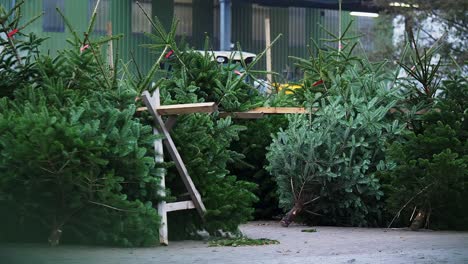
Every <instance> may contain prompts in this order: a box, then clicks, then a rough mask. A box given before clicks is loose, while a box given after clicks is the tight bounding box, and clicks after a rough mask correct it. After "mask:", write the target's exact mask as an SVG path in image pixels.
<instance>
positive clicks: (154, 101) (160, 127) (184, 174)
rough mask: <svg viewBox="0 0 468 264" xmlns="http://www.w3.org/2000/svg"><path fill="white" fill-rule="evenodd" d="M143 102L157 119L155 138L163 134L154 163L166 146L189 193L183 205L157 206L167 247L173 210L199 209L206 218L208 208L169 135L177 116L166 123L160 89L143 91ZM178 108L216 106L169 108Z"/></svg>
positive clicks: (200, 107)
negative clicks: (170, 214) (169, 223)
mask: <svg viewBox="0 0 468 264" xmlns="http://www.w3.org/2000/svg"><path fill="white" fill-rule="evenodd" d="M142 99H143V102H144V103H145V104H146V107H147V110H148V111H149V112H150V114H151V115H152V116H153V119H154V126H153V133H154V134H156V135H160V136H161V137H160V138H159V139H156V140H155V141H154V150H155V152H156V156H155V161H156V162H163V161H164V156H163V144H164V146H165V147H166V149H167V151H168V152H169V154H170V156H171V158H172V160H173V161H174V163H175V166H176V168H177V171H178V172H179V174H180V177H181V178H182V181H183V182H184V185H185V187H186V188H187V191H188V192H189V194H190V200H188V201H182V202H174V203H166V202H165V201H161V202H159V203H158V214H159V215H160V216H161V225H160V227H159V242H160V243H161V244H163V245H168V244H169V240H168V235H167V213H168V212H172V211H178V210H188V209H193V208H195V209H197V211H198V213H199V214H200V216H201V217H202V218H203V215H204V213H205V212H206V209H205V205H204V204H203V202H202V199H201V196H200V193H199V192H198V190H197V189H196V188H195V185H194V184H193V181H192V178H191V177H190V175H189V174H188V171H187V168H186V167H185V164H184V162H183V160H182V158H181V156H180V154H179V151H177V148H176V146H175V144H174V141H173V140H172V137H171V134H170V133H169V130H170V128H171V127H172V126H173V125H174V124H175V121H176V117H175V116H170V117H169V119H168V120H167V121H166V123H164V121H163V119H162V117H161V113H163V114H168V113H169V114H170V111H169V112H164V109H163V107H161V104H160V102H161V100H160V97H159V89H157V90H156V91H155V92H154V93H153V95H150V93H149V92H148V91H145V92H143V95H142ZM171 107H172V108H174V107H175V108H179V109H185V110H186V111H185V112H184V113H192V112H203V111H209V112H212V111H215V110H216V105H215V104H214V103H211V104H210V103H208V104H206V103H205V104H191V105H177V106H170V107H169V108H171ZM160 175H161V177H162V178H161V183H160V187H161V193H160V195H161V196H162V197H164V196H165V189H166V183H165V171H164V169H161V171H160Z"/></svg>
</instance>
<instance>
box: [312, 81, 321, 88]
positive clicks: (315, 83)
mask: <svg viewBox="0 0 468 264" xmlns="http://www.w3.org/2000/svg"><path fill="white" fill-rule="evenodd" d="M322 83H323V80H319V81H316V82H314V84H312V86H314V87H315V86H317V85H320V84H322Z"/></svg>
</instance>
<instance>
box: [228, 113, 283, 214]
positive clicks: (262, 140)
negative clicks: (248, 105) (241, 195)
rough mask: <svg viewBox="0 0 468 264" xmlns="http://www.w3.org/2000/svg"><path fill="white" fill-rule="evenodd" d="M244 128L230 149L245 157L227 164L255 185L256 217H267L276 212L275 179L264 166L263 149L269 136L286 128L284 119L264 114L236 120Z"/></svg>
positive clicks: (279, 211) (265, 160) (277, 212)
mask: <svg viewBox="0 0 468 264" xmlns="http://www.w3.org/2000/svg"><path fill="white" fill-rule="evenodd" d="M238 123H239V124H241V125H243V126H245V127H247V129H246V130H245V131H243V132H242V133H240V135H239V140H238V141H236V142H233V144H232V149H234V150H235V151H237V152H239V153H241V154H242V155H244V156H245V159H244V160H243V161H242V162H236V163H234V164H232V165H231V167H232V169H231V170H232V172H233V173H234V174H235V175H238V177H239V178H240V179H242V180H246V181H250V182H254V183H256V184H257V185H258V188H257V189H256V191H255V194H256V195H257V196H258V197H259V200H258V201H257V202H256V203H255V204H254V207H255V213H254V217H255V218H256V219H271V218H272V217H274V216H277V215H280V214H281V210H280V209H279V208H278V196H277V194H276V182H275V181H274V179H273V177H272V176H271V175H270V173H269V172H268V171H267V170H266V169H265V166H266V165H267V164H268V161H267V159H266V153H267V150H266V148H267V147H268V146H269V145H270V144H271V141H272V138H271V135H272V134H275V133H276V132H277V131H278V130H279V129H280V128H286V127H287V125H288V119H287V118H286V117H285V116H284V115H277V116H264V117H263V118H262V119H256V120H245V121H241V120H239V121H238Z"/></svg>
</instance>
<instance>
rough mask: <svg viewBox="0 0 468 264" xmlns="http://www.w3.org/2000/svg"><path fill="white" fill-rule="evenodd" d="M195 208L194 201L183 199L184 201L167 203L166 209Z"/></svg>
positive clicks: (169, 210)
mask: <svg viewBox="0 0 468 264" xmlns="http://www.w3.org/2000/svg"><path fill="white" fill-rule="evenodd" d="M193 208H195V205H194V204H193V202H192V201H183V202H175V203H167V204H166V211H167V212H173V211H179V210H188V209H193Z"/></svg>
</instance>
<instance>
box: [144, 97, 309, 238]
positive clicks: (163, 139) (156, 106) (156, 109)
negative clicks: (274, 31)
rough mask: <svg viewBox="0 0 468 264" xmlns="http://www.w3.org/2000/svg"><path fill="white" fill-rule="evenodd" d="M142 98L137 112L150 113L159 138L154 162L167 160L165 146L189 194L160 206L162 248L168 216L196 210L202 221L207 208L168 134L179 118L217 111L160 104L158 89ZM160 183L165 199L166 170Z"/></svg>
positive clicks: (274, 110)
mask: <svg viewBox="0 0 468 264" xmlns="http://www.w3.org/2000/svg"><path fill="white" fill-rule="evenodd" d="M141 98H142V99H143V102H144V103H145V105H146V107H140V108H138V109H137V111H149V113H150V114H151V115H152V116H153V119H154V126H153V133H154V134H155V135H160V137H159V138H158V139H156V140H155V141H154V150H155V153H156V156H155V161H156V162H158V163H161V162H163V161H164V155H163V154H164V152H163V145H164V146H165V147H166V150H167V151H168V152H169V154H170V156H171V159H172V160H173V161H174V163H175V166H176V168H177V171H178V172H179V174H180V177H181V178H182V181H183V183H184V185H185V187H186V188H187V191H188V192H189V194H190V200H187V201H181V202H174V203H166V202H165V201H161V202H159V203H158V214H159V215H160V216H161V225H160V227H159V242H160V243H161V244H163V245H168V244H169V240H168V234H167V213H168V212H172V211H178V210H188V209H196V210H197V211H198V213H199V214H200V217H202V218H203V216H204V214H205V212H206V209H205V205H204V204H203V202H202V199H201V196H200V193H199V192H198V191H197V189H196V188H195V185H194V184H193V181H192V178H191V177H190V175H189V174H188V171H187V168H186V167H185V164H184V162H183V160H182V158H181V156H180V154H179V151H177V148H176V146H175V144H174V141H173V140H172V137H171V134H170V133H169V132H170V130H171V128H172V126H173V125H174V124H175V123H176V121H177V115H180V114H190V113H213V112H216V111H217V110H218V107H217V105H216V104H215V103H213V102H211V103H196V104H177V105H161V100H160V96H159V89H156V90H155V92H154V93H153V95H151V94H150V93H149V92H148V91H145V92H143V94H142V96H141ZM306 112H307V111H306V110H305V109H304V108H300V107H259V108H255V109H252V110H250V111H245V112H222V113H220V117H226V116H231V117H232V118H245V119H256V118H262V117H263V115H264V114H292V113H296V114H297V113H306ZM163 115H167V116H169V118H167V120H166V122H164V120H163V119H162V116H163ZM160 175H161V177H162V178H161V183H160V188H161V190H160V195H161V196H162V197H164V196H165V189H166V183H165V170H164V169H161V171H160Z"/></svg>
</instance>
